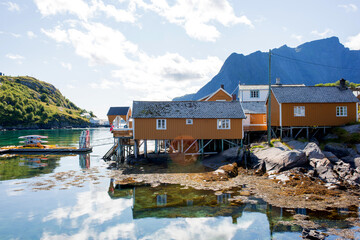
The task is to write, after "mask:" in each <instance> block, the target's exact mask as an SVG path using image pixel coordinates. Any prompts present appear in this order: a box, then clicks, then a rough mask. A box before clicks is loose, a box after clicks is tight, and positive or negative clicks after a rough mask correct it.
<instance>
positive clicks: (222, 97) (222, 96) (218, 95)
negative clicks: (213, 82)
mask: <svg viewBox="0 0 360 240" xmlns="http://www.w3.org/2000/svg"><path fill="white" fill-rule="evenodd" d="M232 100H233V97H232V96H231V95H230V94H229V93H228V92H227V91H225V89H224V85H221V87H220V88H219V89H218V90H216V91H215V92H213V93H211V94H209V95H207V96H205V97H202V98H200V99H199V100H198V101H201V102H203V101H227V102H230V101H232Z"/></svg>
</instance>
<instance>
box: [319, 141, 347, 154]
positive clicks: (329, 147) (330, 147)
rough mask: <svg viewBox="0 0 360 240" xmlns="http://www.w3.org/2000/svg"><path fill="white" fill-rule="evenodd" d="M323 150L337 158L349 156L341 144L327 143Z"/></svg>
mask: <svg viewBox="0 0 360 240" xmlns="http://www.w3.org/2000/svg"><path fill="white" fill-rule="evenodd" d="M324 150H325V151H328V152H331V153H333V154H335V156H337V157H338V158H343V157H346V156H348V155H349V154H350V153H349V151H348V150H347V148H346V146H345V145H344V144H341V143H328V144H326V145H325V148H324Z"/></svg>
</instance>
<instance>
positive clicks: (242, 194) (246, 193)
mask: <svg viewBox="0 0 360 240" xmlns="http://www.w3.org/2000/svg"><path fill="white" fill-rule="evenodd" d="M239 194H240V196H250V195H251V193H250V191H247V190H242V191H240V192H239Z"/></svg>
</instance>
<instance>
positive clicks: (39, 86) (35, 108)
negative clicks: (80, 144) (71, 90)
mask: <svg viewBox="0 0 360 240" xmlns="http://www.w3.org/2000/svg"><path fill="white" fill-rule="evenodd" d="M83 112H85V110H82V109H80V108H79V107H77V106H76V105H75V104H74V103H72V102H71V101H70V100H69V99H67V98H65V97H64V96H63V95H62V94H61V92H60V91H59V90H58V89H56V88H55V87H54V86H53V85H51V84H49V83H46V82H43V81H40V80H37V79H35V78H33V77H27V76H26V77H11V76H0V127H2V128H52V127H66V126H73V127H85V126H88V125H89V120H88V119H86V118H83V117H81V116H80V115H81V113H83Z"/></svg>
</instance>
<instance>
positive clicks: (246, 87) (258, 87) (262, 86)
mask: <svg viewBox="0 0 360 240" xmlns="http://www.w3.org/2000/svg"><path fill="white" fill-rule="evenodd" d="M277 86H282V87H301V86H305V84H280V85H278V84H271V87H277ZM239 89H240V90H264V89H269V85H268V84H257V85H241V84H240V85H239Z"/></svg>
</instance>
